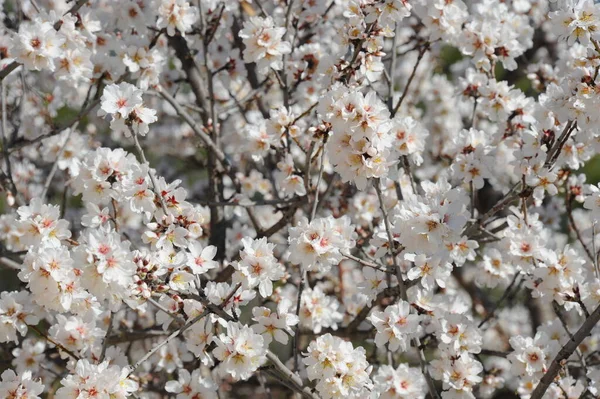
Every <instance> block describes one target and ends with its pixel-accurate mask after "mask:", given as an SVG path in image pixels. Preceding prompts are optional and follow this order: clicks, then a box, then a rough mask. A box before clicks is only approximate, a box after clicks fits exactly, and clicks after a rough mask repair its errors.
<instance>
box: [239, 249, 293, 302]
mask: <svg viewBox="0 0 600 399" xmlns="http://www.w3.org/2000/svg"><path fill="white" fill-rule="evenodd" d="M242 244H243V245H244V249H242V250H241V251H240V258H241V260H240V261H239V262H236V263H234V264H233V267H234V268H235V269H236V270H237V271H238V272H237V273H235V274H234V275H233V281H234V282H242V287H244V289H253V288H255V287H257V286H258V291H259V292H260V295H261V296H262V297H263V298H266V297H268V296H270V295H271V294H272V293H273V281H277V280H279V279H281V278H282V277H283V275H284V269H283V266H282V265H281V264H280V263H279V262H278V261H277V259H276V258H275V256H273V249H274V248H275V244H270V243H268V242H267V239H266V237H263V238H261V239H258V240H252V239H251V238H248V237H246V238H243V239H242Z"/></svg>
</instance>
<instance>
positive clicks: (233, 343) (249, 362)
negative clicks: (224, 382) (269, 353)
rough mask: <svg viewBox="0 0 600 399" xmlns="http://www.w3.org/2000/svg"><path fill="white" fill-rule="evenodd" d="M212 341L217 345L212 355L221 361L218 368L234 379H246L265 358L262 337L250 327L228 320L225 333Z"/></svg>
mask: <svg viewBox="0 0 600 399" xmlns="http://www.w3.org/2000/svg"><path fill="white" fill-rule="evenodd" d="M213 341H214V342H215V344H216V345H217V347H216V348H215V349H214V350H213V355H214V356H215V358H216V359H217V360H219V361H221V364H220V365H219V367H220V370H222V372H224V373H227V374H230V375H231V376H232V377H233V378H234V379H241V380H247V379H248V378H250V376H252V374H253V373H254V371H256V369H258V367H260V366H261V365H262V364H263V363H264V362H265V360H266V348H265V345H264V340H263V337H262V336H260V335H258V334H256V333H255V332H254V331H253V330H252V329H251V328H250V327H247V326H241V325H240V324H238V323H235V322H228V323H227V333H226V334H220V335H219V336H218V337H215V338H214V339H213Z"/></svg>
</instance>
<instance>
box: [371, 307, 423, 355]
mask: <svg viewBox="0 0 600 399" xmlns="http://www.w3.org/2000/svg"><path fill="white" fill-rule="evenodd" d="M368 319H369V321H370V322H371V323H373V326H375V328H376V329H377V334H376V335H375V343H376V344H377V346H378V347H384V346H385V345H386V344H388V345H389V349H390V350H391V351H394V352H395V351H397V350H398V349H401V350H402V351H406V350H407V349H408V347H409V346H410V340H411V339H412V338H414V337H416V336H417V334H418V333H419V332H420V331H421V330H420V327H419V322H420V320H421V317H420V316H419V315H416V314H410V304H409V303H408V302H405V301H400V302H399V303H397V304H395V305H390V306H388V307H387V308H385V310H384V311H383V312H378V311H374V312H373V313H371V315H370V316H369V318H368Z"/></svg>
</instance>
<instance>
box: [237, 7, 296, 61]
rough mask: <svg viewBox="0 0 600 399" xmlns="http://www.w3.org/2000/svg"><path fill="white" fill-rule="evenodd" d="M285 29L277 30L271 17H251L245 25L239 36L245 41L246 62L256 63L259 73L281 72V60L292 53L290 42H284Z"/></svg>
mask: <svg viewBox="0 0 600 399" xmlns="http://www.w3.org/2000/svg"><path fill="white" fill-rule="evenodd" d="M284 34H285V28H276V27H275V24H274V22H273V19H272V18H271V17H267V18H261V17H251V18H250V19H249V20H248V21H246V22H245V23H244V28H243V29H242V30H241V31H240V33H239V36H240V37H241V38H242V39H243V40H244V45H245V49H244V61H245V62H247V63H250V62H256V63H257V67H258V71H259V72H265V71H267V70H268V69H269V68H273V69H275V70H280V69H281V68H282V62H281V58H282V56H283V55H284V54H289V53H290V52H291V45H290V43H289V42H286V41H283V40H282V38H283V35H284Z"/></svg>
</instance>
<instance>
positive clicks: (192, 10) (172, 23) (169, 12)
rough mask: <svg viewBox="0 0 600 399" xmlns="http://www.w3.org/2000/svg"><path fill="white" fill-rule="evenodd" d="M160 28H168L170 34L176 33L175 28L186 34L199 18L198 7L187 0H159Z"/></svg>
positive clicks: (182, 34) (158, 22)
mask: <svg viewBox="0 0 600 399" xmlns="http://www.w3.org/2000/svg"><path fill="white" fill-rule="evenodd" d="M157 2H158V3H160V6H159V7H158V21H157V25H158V27H159V28H167V34H168V35H169V36H174V35H175V30H178V31H179V33H181V36H185V33H186V32H187V31H189V30H190V29H191V27H192V25H193V24H194V23H195V22H196V21H197V20H198V16H199V13H198V8H197V7H193V6H190V3H188V2H187V1H186V0H158V1H157Z"/></svg>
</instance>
